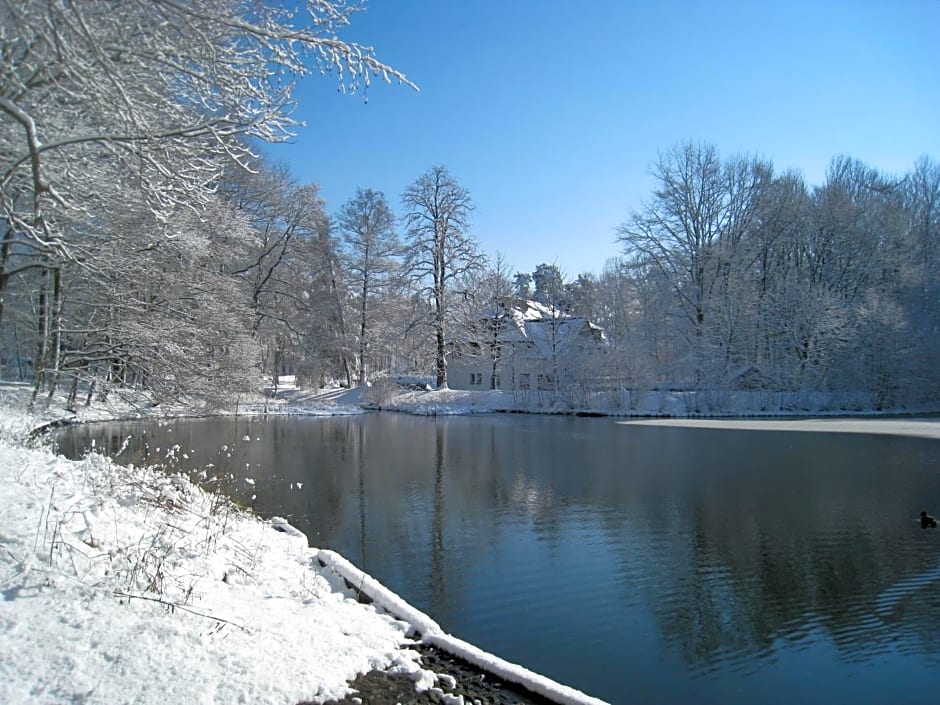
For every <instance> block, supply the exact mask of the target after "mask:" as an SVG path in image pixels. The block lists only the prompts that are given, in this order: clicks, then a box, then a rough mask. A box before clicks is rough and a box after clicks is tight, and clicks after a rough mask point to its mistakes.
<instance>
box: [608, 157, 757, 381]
mask: <svg viewBox="0 0 940 705" xmlns="http://www.w3.org/2000/svg"><path fill="white" fill-rule="evenodd" d="M653 175H654V177H655V178H656V180H657V182H658V187H657V189H656V191H655V193H654V196H653V199H652V200H651V201H649V202H647V203H646V204H645V205H644V206H643V208H642V209H641V210H640V211H639V212H635V213H634V214H633V215H632V217H631V219H630V220H629V221H628V222H626V223H624V224H622V225H620V227H619V228H618V234H619V238H620V241H621V242H622V243H623V244H624V248H625V251H626V254H627V255H628V256H630V257H632V258H634V259H636V260H644V261H647V262H649V263H652V264H653V265H654V266H656V267H657V268H658V269H659V270H660V272H661V273H662V274H663V275H664V276H665V277H666V279H667V281H669V283H670V284H671V285H672V288H673V292H674V294H675V296H676V298H677V300H678V301H679V303H680V305H681V309H682V311H683V312H684V314H685V316H686V320H687V323H688V326H687V330H688V331H689V334H688V336H687V340H688V343H689V345H690V348H691V350H692V353H693V359H694V362H693V374H694V377H695V381H696V383H701V382H703V381H704V378H705V375H706V362H709V361H710V360H711V359H712V358H711V357H710V356H709V354H708V353H709V348H710V346H711V345H712V344H713V343H714V339H713V338H711V337H710V335H711V334H715V333H716V332H717V333H719V339H722V343H723V344H724V345H727V339H728V335H729V332H728V331H727V330H725V331H721V330H720V329H719V328H716V327H715V326H716V325H717V324H720V323H722V321H721V320H720V318H718V317H717V312H718V311H719V310H720V308H719V307H720V306H721V305H722V304H726V305H728V304H733V302H734V297H733V295H732V292H731V289H730V288H729V283H730V278H731V277H732V275H733V272H734V270H733V265H734V264H735V263H736V261H738V260H737V255H738V250H739V248H740V247H741V245H742V243H743V242H744V241H745V237H746V235H747V234H748V232H749V230H750V228H751V227H752V221H753V218H754V213H755V207H754V205H755V203H756V197H757V194H758V193H759V192H760V189H761V188H762V185H763V183H764V182H765V181H766V180H767V179H768V178H769V176H770V166H769V165H766V164H764V163H762V162H759V161H758V160H756V159H738V160H731V161H728V162H724V163H723V162H722V160H721V159H720V158H719V156H718V151H717V150H716V149H715V147H714V146H712V145H706V144H693V143H685V144H682V145H679V146H678V147H674V148H673V149H671V150H669V151H667V152H666V153H664V154H661V155H660V157H659V159H658V161H657V162H656V164H655V165H654V166H653ZM726 360H727V358H726ZM726 364H727V362H725V365H724V366H726Z"/></svg>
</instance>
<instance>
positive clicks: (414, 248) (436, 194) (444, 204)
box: [402, 166, 479, 388]
mask: <svg viewBox="0 0 940 705" xmlns="http://www.w3.org/2000/svg"><path fill="white" fill-rule="evenodd" d="M402 203H403V205H404V207H405V215H404V222H405V227H406V229H407V233H408V237H409V249H408V256H407V265H408V269H409V271H410V272H411V273H412V274H413V276H415V277H416V278H418V279H420V280H421V281H423V282H425V284H424V291H425V293H426V294H427V296H428V301H429V304H430V307H431V319H432V325H433V328H434V335H435V339H436V355H435V368H436V369H435V371H436V377H437V386H438V387H439V388H443V387H446V386H447V357H446V352H447V349H446V343H447V338H446V336H447V324H448V316H449V309H448V304H449V301H448V296H449V294H450V293H451V292H450V284H451V282H452V281H453V280H454V279H456V278H458V277H460V276H462V275H463V274H465V273H466V272H468V271H469V270H471V269H473V268H474V267H476V266H478V265H479V261H478V258H477V256H476V253H477V248H476V243H475V242H474V240H473V239H472V238H471V237H470V235H469V228H470V213H471V211H472V210H473V203H472V201H471V199H470V192H469V191H467V189H465V188H464V187H463V186H461V185H460V184H459V183H457V181H456V180H455V179H454V178H453V177H452V176H451V175H450V173H449V172H448V171H447V169H446V168H445V167H443V166H434V167H432V168H431V170H430V171H428V172H427V173H426V174H424V175H422V176H420V177H418V179H417V180H416V181H415V182H414V183H413V184H411V186H409V187H408V188H407V189H405V192H404V193H403V194H402Z"/></svg>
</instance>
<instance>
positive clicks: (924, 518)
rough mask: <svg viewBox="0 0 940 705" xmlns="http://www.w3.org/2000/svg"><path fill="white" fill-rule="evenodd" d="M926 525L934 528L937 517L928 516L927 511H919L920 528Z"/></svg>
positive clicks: (924, 527)
mask: <svg viewBox="0 0 940 705" xmlns="http://www.w3.org/2000/svg"><path fill="white" fill-rule="evenodd" d="M928 527H929V528H931V529H936V528H937V519H936V518H935V517H932V516H930V515H929V514H928V513H927V512H921V513H920V528H922V529H926V528H928Z"/></svg>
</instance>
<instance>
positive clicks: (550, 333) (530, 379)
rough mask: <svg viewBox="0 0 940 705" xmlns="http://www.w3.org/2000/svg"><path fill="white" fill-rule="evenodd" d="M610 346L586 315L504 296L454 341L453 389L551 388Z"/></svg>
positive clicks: (451, 362)
mask: <svg viewBox="0 0 940 705" xmlns="http://www.w3.org/2000/svg"><path fill="white" fill-rule="evenodd" d="M606 345H607V339H606V336H605V335H604V330H603V328H601V327H600V326H597V325H595V324H593V323H591V321H589V320H588V319H587V318H584V317H583V316H572V315H570V314H568V313H565V312H564V311H562V310H560V309H558V308H555V307H552V306H547V305H545V304H541V303H538V302H536V301H529V300H526V299H516V298H512V297H503V298H500V299H499V300H497V302H496V304H495V305H494V307H493V309H492V310H491V312H490V313H489V314H488V315H487V316H485V317H483V318H480V319H479V321H477V323H476V325H475V326H473V327H472V328H471V329H470V331H469V333H468V335H467V337H466V339H464V340H463V341H461V342H455V343H452V344H451V346H450V358H449V363H448V375H447V378H448V385H449V386H450V387H451V388H452V389H505V390H511V391H516V390H529V389H532V390H551V389H558V387H559V386H560V385H562V384H563V383H565V382H566V381H568V380H570V379H571V378H572V376H573V375H574V374H575V373H580V372H581V371H583V370H585V369H587V368H588V367H589V365H588V363H589V361H590V360H592V359H593V358H594V357H595V356H596V355H597V353H598V352H599V351H601V350H603V349H604V348H605V347H606Z"/></svg>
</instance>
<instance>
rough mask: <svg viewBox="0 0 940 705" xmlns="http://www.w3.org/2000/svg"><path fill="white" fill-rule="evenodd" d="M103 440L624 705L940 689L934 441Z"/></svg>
mask: <svg viewBox="0 0 940 705" xmlns="http://www.w3.org/2000/svg"><path fill="white" fill-rule="evenodd" d="M246 437H247V438H248V439H250V440H244V439H245V438H246ZM128 438H129V440H126V439H128ZM92 439H95V443H96V446H97V447H98V449H99V450H101V451H103V452H110V453H114V452H117V451H118V450H120V449H121V447H122V446H123V445H125V444H126V448H124V450H123V451H122V452H121V453H120V454H119V455H118V460H120V461H122V462H133V463H135V464H140V463H143V462H150V463H155V462H158V461H165V462H167V463H168V464H169V465H170V467H173V468H176V469H180V470H184V471H187V472H191V471H198V470H199V469H201V468H203V467H204V466H206V465H207V464H209V463H211V464H212V465H213V467H212V468H211V469H210V471H209V472H210V473H211V474H214V475H216V476H218V477H223V478H225V482H224V483H223V484H224V485H225V487H226V491H228V492H229V493H230V494H231V495H232V496H233V497H235V498H236V499H238V500H239V501H240V502H241V503H243V504H245V505H248V506H252V507H253V508H255V509H256V510H257V511H258V512H259V513H260V514H262V515H264V516H270V515H273V514H277V515H281V516H286V517H289V519H290V521H291V523H292V524H294V525H295V526H297V527H298V528H299V529H301V530H302V531H304V532H305V533H306V534H307V535H308V536H309V538H310V541H311V543H312V544H313V545H315V546H318V547H321V548H331V549H334V550H336V551H338V552H340V553H342V554H343V555H344V556H346V557H347V558H349V559H350V560H351V561H352V562H353V563H355V564H356V565H357V566H359V567H361V568H363V569H364V570H366V571H367V572H368V573H370V574H372V575H373V576H375V577H376V578H377V579H378V580H380V581H381V582H383V583H384V584H385V585H387V586H388V587H389V588H391V589H392V590H394V591H395V592H397V593H399V594H400V595H401V596H402V597H403V598H404V599H406V600H407V601H408V602H410V603H411V604H413V605H414V606H415V607H417V608H419V609H421V610H422V611H424V612H426V613H428V614H429V615H430V616H431V617H432V618H433V619H435V620H437V622H438V623H439V624H441V626H442V627H443V628H444V629H446V630H447V631H449V632H451V633H453V634H454V635H456V636H458V637H460V638H462V639H465V640H467V641H470V642H472V643H474V644H476V645H478V646H480V647H481V648H483V649H486V650H487V651H491V652H493V653H495V654H497V655H499V656H501V657H503V658H505V659H507V660H509V661H513V662H516V663H520V664H522V665H524V666H526V667H528V668H530V669H532V670H535V671H538V672H541V673H544V674H546V675H548V676H550V677H552V678H554V679H555V680H558V681H561V682H563V683H567V684H569V685H572V686H574V687H577V688H579V689H581V690H583V691H585V692H587V693H589V694H591V695H594V696H597V697H599V698H603V699H605V700H608V701H609V702H611V703H624V704H627V703H643V704H650V703H654V704H655V703H675V702H678V701H680V700H684V699H688V701H689V702H692V703H697V704H698V703H748V704H753V703H797V702H798V703H827V704H828V703H842V702H844V703H853V705H859V704H864V703H873V704H874V703H879V704H880V703H885V702H897V701H899V700H900V699H901V698H902V697H903V698H904V699H905V700H918V699H921V698H928V699H930V698H933V697H934V696H935V695H936V689H937V686H938V685H940V529H937V530H923V529H921V528H920V525H919V522H918V521H917V516H918V514H919V513H920V511H921V510H922V509H927V510H932V509H938V510H940V442H938V441H936V440H929V439H918V438H901V437H891V436H874V435H872V436H868V435H849V434H838V433H797V432H784V431H753V430H747V431H742V430H715V429H688V428H674V427H655V426H631V425H625V424H621V423H617V422H616V421H615V420H613V419H604V418H590V419H588V418H572V417H544V416H526V415H480V416H467V417H437V418H423V417H414V416H407V415H398V414H386V413H377V414H366V415H361V416H344V417H332V418H303V417H271V418H267V419H237V420H234V419H225V418H219V419H202V420H179V421H170V422H160V423H157V422H149V423H146V424H140V423H112V424H107V425H97V426H86V427H74V428H70V429H67V430H66V431H65V432H64V433H63V434H62V435H61V436H60V449H61V450H62V452H64V453H66V454H67V455H70V456H72V457H76V456H80V455H81V454H82V453H83V449H85V448H87V447H88V446H89V444H90V442H91V440H92ZM168 449H170V450H169V451H168ZM168 454H169V455H170V456H171V457H170V458H169V459H168V460H167V459H166V456H167V455H168ZM184 455H185V456H188V457H184ZM229 476H231V477H229ZM246 478H250V479H251V480H253V481H254V484H249V483H248V482H246V481H245V480H246ZM932 513H935V512H932Z"/></svg>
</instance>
